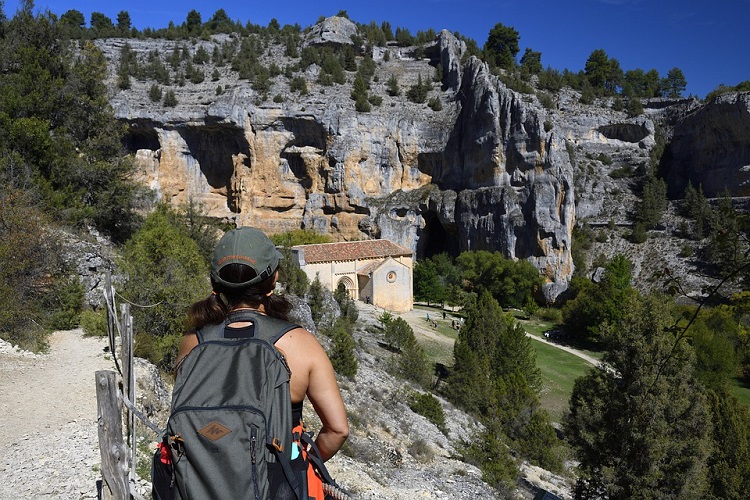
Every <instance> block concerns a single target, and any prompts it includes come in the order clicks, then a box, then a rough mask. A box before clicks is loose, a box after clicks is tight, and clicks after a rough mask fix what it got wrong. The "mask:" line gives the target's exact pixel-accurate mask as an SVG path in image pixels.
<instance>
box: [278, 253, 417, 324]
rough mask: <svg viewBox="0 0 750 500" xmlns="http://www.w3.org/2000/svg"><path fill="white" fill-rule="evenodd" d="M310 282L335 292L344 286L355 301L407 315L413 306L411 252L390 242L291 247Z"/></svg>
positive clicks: (412, 260)
mask: <svg viewBox="0 0 750 500" xmlns="http://www.w3.org/2000/svg"><path fill="white" fill-rule="evenodd" d="M292 253H293V255H294V257H295V258H296V261H297V265H299V267H300V269H302V270H303V271H305V274H307V277H308V278H309V279H310V281H313V280H314V279H315V277H316V276H318V279H319V280H320V282H321V284H322V285H323V286H324V287H326V288H328V289H330V290H332V291H333V290H336V288H338V286H339V284H340V283H343V284H344V286H345V287H346V289H347V291H348V292H349V296H350V297H351V298H353V299H354V300H361V301H363V302H367V303H370V304H374V305H376V306H378V307H382V308H383V309H386V310H389V311H394V312H404V311H410V310H411V309H412V306H413V302H414V300H413V294H412V269H413V262H414V259H413V255H412V251H411V250H409V249H408V248H404V247H402V246H400V245H397V244H395V243H393V242H392V241H389V240H367V241H349V242H341V243H322V244H316V245H298V246H295V247H292Z"/></svg>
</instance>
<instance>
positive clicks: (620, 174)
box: [609, 165, 635, 179]
mask: <svg viewBox="0 0 750 500" xmlns="http://www.w3.org/2000/svg"><path fill="white" fill-rule="evenodd" d="M634 175H635V170H634V169H633V167H632V166H630V165H625V166H623V167H620V168H616V169H614V170H613V171H612V172H610V173H609V176H610V177H611V178H613V179H626V178H629V177H633V176H634Z"/></svg>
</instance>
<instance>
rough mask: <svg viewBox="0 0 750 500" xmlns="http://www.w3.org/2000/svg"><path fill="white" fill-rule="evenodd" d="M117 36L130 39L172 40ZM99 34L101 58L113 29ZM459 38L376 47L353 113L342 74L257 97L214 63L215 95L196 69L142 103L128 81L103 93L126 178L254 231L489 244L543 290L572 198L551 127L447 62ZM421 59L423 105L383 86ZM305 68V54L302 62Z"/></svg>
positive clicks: (537, 109) (489, 79)
mask: <svg viewBox="0 0 750 500" xmlns="http://www.w3.org/2000/svg"><path fill="white" fill-rule="evenodd" d="M353 26H354V27H356V26H355V25H353V23H351V22H348V20H346V19H340V18H332V19H328V20H326V21H325V22H323V23H321V24H319V25H318V26H316V27H315V29H313V30H312V31H311V33H310V34H308V37H307V40H308V42H307V43H310V44H317V45H331V44H334V45H335V44H345V43H351V35H352V33H350V31H351V29H352V27H353ZM212 43H213V44H215V45H220V44H226V43H230V40H229V39H227V38H226V37H225V38H223V39H220V38H217V39H212V41H210V42H207V41H201V42H197V43H196V46H195V47H192V48H191V49H190V50H198V46H201V45H203V46H204V48H205V49H206V50H208V52H209V53H211V47H210V44H212ZM128 44H129V45H130V48H131V50H133V51H135V52H136V53H144V54H145V53H148V52H149V51H153V50H154V49H155V48H156V49H157V50H158V51H159V52H160V53H163V54H169V53H171V51H173V50H175V48H176V47H179V44H177V43H175V42H170V41H166V40H164V41H161V40H157V41H149V42H143V41H128ZM155 44H162V45H163V46H160V47H154V45H155ZM101 45H102V48H103V50H104V52H105V55H106V56H107V57H108V59H109V60H110V61H111V64H112V65H113V66H114V65H115V64H117V59H118V50H119V49H121V47H122V46H123V45H124V43H123V42H122V41H112V40H107V41H102V42H101ZM388 50H390V49H388ZM463 50H465V44H463V42H460V41H458V40H457V39H456V38H454V37H453V36H452V35H451V34H450V33H448V32H447V31H443V32H442V33H441V34H440V36H439V37H438V39H437V40H436V41H435V42H434V43H433V44H432V45H430V46H428V47H427V48H426V49H425V50H424V52H423V53H424V54H427V55H428V56H429V58H428V59H417V58H414V57H413V52H409V51H407V50H403V49H399V48H396V47H394V48H393V54H394V55H393V57H389V58H386V57H384V52H382V50H381V51H380V52H379V53H378V54H379V56H380V57H381V58H382V59H381V61H380V64H379V67H378V70H377V73H376V75H377V76H378V78H377V79H375V80H374V82H373V84H372V86H371V89H370V93H371V94H382V95H383V103H382V105H381V106H379V107H375V108H374V109H373V110H372V111H371V112H369V113H358V112H356V111H355V110H354V102H353V101H352V100H351V99H350V98H349V96H348V94H349V92H350V91H349V90H348V89H349V88H350V87H349V86H348V85H344V86H333V87H325V86H321V85H317V84H316V83H315V80H314V79H312V78H311V81H310V82H309V83H308V86H309V87H312V88H311V91H310V93H309V94H307V95H306V96H303V95H300V96H297V95H295V94H293V93H292V92H291V91H290V90H289V89H288V88H286V87H284V85H285V83H275V84H274V85H275V87H274V88H273V89H272V90H271V93H277V92H278V95H283V96H284V97H285V99H283V100H281V101H282V102H274V103H269V102H267V101H266V100H264V98H263V96H261V95H259V94H258V93H256V92H255V91H254V90H253V89H252V86H251V85H250V84H248V83H247V82H243V81H239V80H237V79H236V78H235V80H232V76H231V73H230V72H228V71H227V72H226V78H224V79H222V80H221V82H222V83H224V88H225V91H224V93H223V94H222V95H219V96H216V95H214V96H211V97H210V98H208V97H206V94H208V93H209V92H210V91H211V87H212V85H213V84H207V83H205V82H204V83H203V84H198V85H193V86H190V88H187V87H188V86H186V88H185V91H182V90H181V89H177V91H176V94H177V96H178V101H179V104H178V105H177V106H175V107H173V108H164V107H162V106H161V105H159V104H158V103H156V104H152V103H147V102H146V99H145V92H146V87H147V86H148V84H147V83H145V82H144V83H141V82H134V85H133V87H132V88H131V89H130V90H128V91H119V92H118V93H117V94H115V96H114V97H113V99H112V104H113V107H114V109H115V112H116V115H117V116H118V118H120V119H121V120H123V121H125V122H126V123H127V124H128V125H129V131H130V133H129V136H128V147H129V148H130V150H131V151H132V152H133V154H134V156H135V159H136V163H137V165H138V172H139V177H140V178H141V179H142V181H143V182H144V183H146V184H147V185H149V186H151V187H152V188H153V189H154V190H155V191H156V192H157V194H158V196H159V197H160V198H161V199H163V200H168V201H170V202H173V203H180V202H184V201H186V200H187V199H189V198H190V199H193V200H196V201H199V202H201V203H202V204H203V205H204V207H205V208H206V210H207V211H208V213H209V214H210V215H212V216H214V217H218V218H222V219H229V220H233V221H235V222H236V223H237V224H240V225H254V226H257V227H260V228H262V229H263V230H265V231H269V232H280V231H285V230H290V229H295V228H299V227H303V228H312V229H316V230H318V231H320V232H323V233H329V234H332V235H333V236H334V238H336V239H343V240H354V239H361V238H366V237H381V238H388V239H391V240H393V241H395V242H397V243H399V244H401V245H403V246H406V247H407V248H412V249H413V250H414V252H415V254H416V255H417V256H418V257H422V256H430V255H433V254H436V253H439V252H443V251H448V252H452V253H454V254H455V253H458V252H460V251H463V250H482V249H484V250H498V251H502V252H503V253H504V254H505V255H506V256H508V257H510V258H514V259H516V258H517V259H529V260H530V261H531V262H532V263H534V265H535V266H537V267H538V268H539V269H540V271H541V272H542V273H543V275H544V276H545V277H546V279H547V281H548V283H549V284H548V286H547V290H546V291H547V298H548V300H553V299H554V298H555V297H556V295H557V294H558V293H559V291H561V290H564V289H565V288H566V287H567V282H568V280H569V279H570V277H571V274H572V272H573V266H572V260H571V254H570V242H571V232H572V228H573V223H574V219H575V201H574V200H575V197H574V193H573V185H574V183H573V172H572V166H571V161H570V158H569V155H568V153H567V152H566V149H565V140H564V137H562V136H561V135H560V134H559V133H557V132H556V131H554V130H553V131H545V129H544V126H543V123H544V119H545V113H544V111H543V109H542V108H541V106H539V105H538V103H536V102H533V101H532V102H527V101H526V100H525V99H523V98H522V97H521V95H520V94H517V93H515V92H513V91H511V90H509V89H507V88H506V87H505V86H504V85H503V84H502V83H501V82H500V80H499V79H498V78H497V77H496V76H493V75H492V74H490V72H489V70H488V68H487V66H486V65H484V64H483V63H481V62H480V61H479V60H477V59H474V58H472V59H470V60H469V62H468V63H467V64H465V65H462V64H461V62H460V60H461V56H462V51H463ZM276 57H277V59H278V58H282V59H283V57H282V55H281V54H277V56H276ZM385 59H391V61H389V62H386V61H385ZM436 67H439V68H440V73H442V75H443V79H442V85H443V89H441V90H439V89H433V90H432V91H431V93H430V95H431V96H434V98H435V99H439V101H440V102H441V104H442V109H441V110H439V111H432V110H431V109H430V108H427V107H426V106H425V105H424V104H416V103H413V102H410V101H408V100H406V99H405V98H404V97H391V96H389V95H387V92H385V91H384V87H385V81H386V80H387V79H388V78H389V76H390V75H396V76H397V77H398V78H399V84H400V86H401V89H402V90H401V94H404V93H405V91H406V90H408V88H409V87H410V86H411V85H413V84H414V83H416V82H417V81H418V80H419V79H422V80H424V81H425V82H428V81H429V79H430V75H431V74H434V73H435V72H436V70H435V68H436ZM318 71H319V69H318V68H317V67H315V66H314V65H313V66H311V67H310V68H308V69H307V71H306V73H305V75H306V76H307V75H311V76H312V75H315V74H316V72H318ZM279 80H281V79H279ZM376 82H380V83H376ZM378 85H379V86H380V87H379V88H378ZM278 100H279V99H277V100H274V101H278Z"/></svg>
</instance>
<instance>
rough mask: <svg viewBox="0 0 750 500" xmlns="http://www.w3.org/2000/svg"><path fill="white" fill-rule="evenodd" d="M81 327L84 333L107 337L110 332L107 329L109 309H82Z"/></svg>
mask: <svg viewBox="0 0 750 500" xmlns="http://www.w3.org/2000/svg"><path fill="white" fill-rule="evenodd" d="M81 328H82V329H83V333H84V335H88V336H91V337H106V336H107V335H108V334H109V332H108V331H107V310H106V309H104V308H101V309H99V310H97V311H94V310H93V309H84V310H83V311H81Z"/></svg>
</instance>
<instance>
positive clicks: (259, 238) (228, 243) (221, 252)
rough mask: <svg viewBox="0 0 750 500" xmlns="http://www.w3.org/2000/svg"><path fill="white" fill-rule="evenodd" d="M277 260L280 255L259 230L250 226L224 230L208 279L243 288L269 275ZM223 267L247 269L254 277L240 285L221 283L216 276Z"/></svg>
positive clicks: (277, 264) (215, 251) (215, 250)
mask: <svg viewBox="0 0 750 500" xmlns="http://www.w3.org/2000/svg"><path fill="white" fill-rule="evenodd" d="M281 259H282V255H281V252H279V251H278V250H276V246H274V244H273V242H272V241H271V240H270V239H268V236H266V235H265V234H264V233H263V232H262V231H260V230H258V229H255V228H253V227H239V228H236V229H232V230H230V231H227V232H226V233H225V234H224V236H222V237H221V239H220V240H219V243H218V244H217V245H216V248H215V249H214V255H213V258H212V259H211V276H212V277H213V279H214V280H215V281H216V282H218V283H221V284H222V285H224V286H226V287H229V288H245V287H248V286H251V285H254V284H256V283H260V282H261V281H263V280H264V279H266V278H268V277H269V276H271V274H273V272H274V271H275V270H276V268H277V267H278V266H279V261H280V260H281ZM227 264H244V265H246V266H250V267H251V268H253V270H255V272H256V273H257V276H256V277H255V278H253V279H251V280H249V281H245V282H242V283H232V282H230V281H225V280H224V279H222V278H221V276H219V271H221V269H222V268H223V267H224V266H226V265H227Z"/></svg>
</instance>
